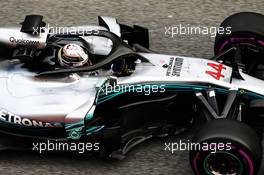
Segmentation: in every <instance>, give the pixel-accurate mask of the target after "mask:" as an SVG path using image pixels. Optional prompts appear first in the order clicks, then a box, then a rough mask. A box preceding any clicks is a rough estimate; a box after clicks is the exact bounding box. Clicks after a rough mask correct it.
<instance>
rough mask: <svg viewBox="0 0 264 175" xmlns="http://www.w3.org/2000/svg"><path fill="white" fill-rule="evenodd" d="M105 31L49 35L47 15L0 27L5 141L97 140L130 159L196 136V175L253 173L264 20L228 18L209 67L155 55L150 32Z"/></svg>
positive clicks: (258, 153)
mask: <svg viewBox="0 0 264 175" xmlns="http://www.w3.org/2000/svg"><path fill="white" fill-rule="evenodd" d="M98 19H99V25H98V26H79V27H64V28H60V29H59V30H57V29H56V30H55V29H54V28H52V29H51V28H49V29H48V28H47V26H46V24H45V22H43V21H42V16H40V15H29V16H26V18H25V20H24V22H23V23H22V27H18V28H1V29H0V44H1V47H0V48H1V62H0V97H1V99H2V100H1V101H0V133H1V134H0V135H1V139H0V143H1V144H2V145H5V146H19V147H28V146H29V147H30V146H32V142H33V141H34V142H36V141H43V140H53V141H60V142H63V143H64V142H65V143H68V142H98V143H100V149H99V152H100V154H101V153H104V155H107V156H108V157H111V158H118V159H122V158H124V156H125V154H126V153H127V152H128V151H129V150H130V149H131V148H132V147H134V146H135V145H137V144H139V143H141V142H143V141H145V140H146V139H149V138H152V137H158V136H168V135H175V134H177V133H179V130H186V129H191V128H194V129H197V132H195V134H194V138H193V140H192V143H194V146H196V147H198V145H202V144H203V145H206V144H204V143H207V146H208V145H209V148H210V147H211V146H213V145H214V146H216V145H217V150H216V151H215V152H212V151H210V149H208V148H207V149H206V148H204V147H202V148H200V149H192V151H190V162H191V167H192V169H193V171H194V173H195V174H198V175H204V174H208V175H219V174H230V175H231V174H232V175H254V174H256V173H257V172H258V169H259V167H260V163H261V160H262V146H261V139H262V128H263V126H264V117H263V116H264V115H263V114H264V82H263V79H264V67H263V65H264V59H263V56H264V16H263V15H261V14H257V13H249V12H243V13H238V14H235V15H232V16H230V17H228V18H227V19H226V20H225V21H224V22H223V23H222V24H221V27H224V28H226V27H229V28H231V31H232V32H231V33H229V34H226V33H225V34H221V35H220V34H218V35H217V37H216V40H215V56H214V57H213V58H212V59H210V60H207V59H200V58H187V57H183V56H172V55H165V54H157V53H155V52H153V51H151V50H150V49H149V40H148V38H149V36H148V30H147V29H146V28H144V27H140V26H134V27H130V26H127V25H123V24H119V23H117V21H116V20H115V19H114V18H111V17H99V18H98Z"/></svg>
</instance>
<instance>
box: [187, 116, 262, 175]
mask: <svg viewBox="0 0 264 175" xmlns="http://www.w3.org/2000/svg"><path fill="white" fill-rule="evenodd" d="M192 143H194V144H195V148H194V147H193V148H192V151H191V152H190V163H191V167H192V169H193V171H194V173H195V174H196V175H220V174H221V175H226V174H229V175H255V174H257V172H258V169H259V166H260V163H261V160H262V145H261V142H260V139H259V136H258V135H257V134H256V133H255V131H254V130H253V129H252V128H250V127H249V126H248V125H246V124H244V123H242V122H239V121H235V120H227V119H219V120H213V121H210V122H208V123H206V124H205V125H204V126H203V127H202V128H201V129H200V130H199V131H198V132H197V134H195V136H194V138H193V142H192ZM198 143H199V145H200V146H199V147H198Z"/></svg>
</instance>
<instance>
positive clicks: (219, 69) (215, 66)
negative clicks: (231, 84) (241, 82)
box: [205, 63, 226, 80]
mask: <svg viewBox="0 0 264 175" xmlns="http://www.w3.org/2000/svg"><path fill="white" fill-rule="evenodd" d="M207 65H208V66H210V67H211V68H213V69H214V70H215V71H205V73H206V74H208V75H210V76H212V77H213V78H214V79H216V80H220V78H224V77H225V76H224V75H223V74H222V70H223V69H226V67H224V66H223V65H222V64H215V63H207Z"/></svg>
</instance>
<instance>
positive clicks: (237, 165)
mask: <svg viewBox="0 0 264 175" xmlns="http://www.w3.org/2000/svg"><path fill="white" fill-rule="evenodd" d="M203 167H204V169H205V172H206V173H207V175H225V174H229V175H241V174H242V172H243V166H242V163H241V161H240V160H239V158H238V157H237V156H235V155H234V154H232V153H229V152H216V153H210V154H208V155H207V156H206V158H205V159H204V163H203Z"/></svg>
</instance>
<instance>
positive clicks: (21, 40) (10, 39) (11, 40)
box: [9, 37, 39, 45]
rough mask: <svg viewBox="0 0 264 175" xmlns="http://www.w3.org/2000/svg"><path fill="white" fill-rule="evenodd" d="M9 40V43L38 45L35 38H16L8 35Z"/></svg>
mask: <svg viewBox="0 0 264 175" xmlns="http://www.w3.org/2000/svg"><path fill="white" fill-rule="evenodd" d="M9 41H10V42H11V43H15V44H19V45H38V44H39V41H35V40H27V39H23V38H21V39H16V38H15V37H10V38H9Z"/></svg>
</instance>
